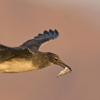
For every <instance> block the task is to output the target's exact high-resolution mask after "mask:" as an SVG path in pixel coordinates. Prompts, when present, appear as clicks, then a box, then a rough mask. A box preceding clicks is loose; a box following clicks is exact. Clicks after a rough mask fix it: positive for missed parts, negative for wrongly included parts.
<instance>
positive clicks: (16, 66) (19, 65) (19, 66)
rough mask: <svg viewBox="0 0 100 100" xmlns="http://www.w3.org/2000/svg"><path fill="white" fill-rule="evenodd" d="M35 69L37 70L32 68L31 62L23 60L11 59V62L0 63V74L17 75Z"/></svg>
mask: <svg viewBox="0 0 100 100" xmlns="http://www.w3.org/2000/svg"><path fill="white" fill-rule="evenodd" d="M36 69H38V68H37V67H34V65H33V63H32V61H27V60H25V59H22V60H19V59H12V60H11V61H5V62H3V63H0V73H17V72H24V71H31V70H36Z"/></svg>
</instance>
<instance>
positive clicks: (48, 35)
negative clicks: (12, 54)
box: [20, 30, 59, 52]
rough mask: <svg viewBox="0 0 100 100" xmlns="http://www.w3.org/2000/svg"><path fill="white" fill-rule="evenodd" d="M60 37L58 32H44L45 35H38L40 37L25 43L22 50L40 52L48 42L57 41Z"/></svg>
mask: <svg viewBox="0 0 100 100" xmlns="http://www.w3.org/2000/svg"><path fill="white" fill-rule="evenodd" d="M58 36H59V32H58V31H57V30H54V31H53V30H49V31H44V33H43V34H38V36H36V37H34V39H31V40H28V41H26V42H25V43H23V44H22V45H21V46H20V48H22V49H28V48H29V49H30V50H31V51H33V52H34V51H38V49H39V47H40V46H41V45H42V44H43V43H44V42H46V41H49V40H52V39H55V38H57V37H58Z"/></svg>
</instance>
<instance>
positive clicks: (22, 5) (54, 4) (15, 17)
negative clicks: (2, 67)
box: [0, 0, 100, 100]
mask: <svg viewBox="0 0 100 100" xmlns="http://www.w3.org/2000/svg"><path fill="white" fill-rule="evenodd" d="M49 29H57V30H58V31H59V32H60V36H59V38H57V39H55V40H54V41H50V42H48V43H46V44H44V45H43V46H41V48H40V50H41V51H50V52H54V53H56V54H58V55H59V56H60V58H61V59H62V60H63V61H64V62H65V63H66V64H68V65H69V66H70V67H71V68H72V70H73V71H72V73H70V74H67V75H65V76H62V77H59V78H57V77H56V76H57V74H58V73H59V72H60V71H61V70H63V69H62V68H61V67H59V66H56V65H53V66H50V67H48V68H44V69H41V70H37V71H30V72H24V73H14V74H0V99H1V100H33V99H34V100H100V78H99V76H100V72H99V70H100V61H99V60H100V0H0V44H4V45H7V46H11V47H12V46H19V45H21V44H22V43H23V42H25V41H26V40H28V39H31V38H33V37H34V36H36V35H37V34H38V33H42V32H43V31H44V30H49ZM22 66H23V65H22Z"/></svg>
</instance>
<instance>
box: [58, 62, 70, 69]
mask: <svg viewBox="0 0 100 100" xmlns="http://www.w3.org/2000/svg"><path fill="white" fill-rule="evenodd" d="M59 65H60V66H61V67H63V68H68V69H69V70H70V71H72V69H71V68H70V67H69V66H68V65H66V64H65V63H63V62H60V64H59Z"/></svg>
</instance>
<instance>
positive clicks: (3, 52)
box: [0, 44, 14, 63]
mask: <svg viewBox="0 0 100 100" xmlns="http://www.w3.org/2000/svg"><path fill="white" fill-rule="evenodd" d="M12 57H14V49H13V48H10V47H7V46H4V45H2V44H0V63H1V62H4V61H6V60H9V59H10V58H12Z"/></svg>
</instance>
